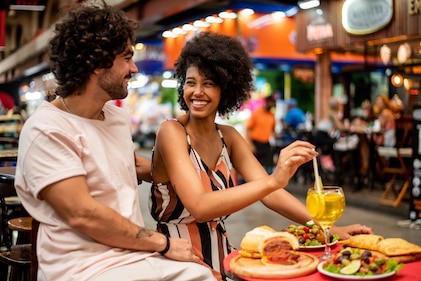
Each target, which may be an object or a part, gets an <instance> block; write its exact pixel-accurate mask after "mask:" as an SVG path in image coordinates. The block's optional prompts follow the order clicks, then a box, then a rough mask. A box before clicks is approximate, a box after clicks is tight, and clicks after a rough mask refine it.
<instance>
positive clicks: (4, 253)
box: [0, 167, 32, 281]
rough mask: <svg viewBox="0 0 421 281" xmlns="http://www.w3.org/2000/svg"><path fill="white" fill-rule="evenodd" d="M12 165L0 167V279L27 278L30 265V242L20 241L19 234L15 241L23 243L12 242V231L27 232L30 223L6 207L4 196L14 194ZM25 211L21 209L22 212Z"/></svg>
mask: <svg viewBox="0 0 421 281" xmlns="http://www.w3.org/2000/svg"><path fill="white" fill-rule="evenodd" d="M14 174H15V169H14V167H1V168H0V205H1V233H2V240H1V250H0V271H1V272H2V274H0V280H1V281H14V280H29V272H30V266H31V251H32V249H31V244H30V240H29V239H28V238H27V240H26V241H20V238H21V237H22V236H21V235H19V234H18V239H17V242H19V243H21V242H22V243H25V244H16V245H14V244H13V241H12V240H13V239H12V231H13V230H16V231H23V232H27V233H28V232H29V231H30V229H31V225H29V223H27V224H25V222H28V221H27V220H26V219H22V218H20V219H19V218H17V219H14V217H12V216H11V213H10V210H8V208H7V204H6V200H5V198H8V197H10V196H16V195H17V194H16V190H15V187H14V179H15V178H14ZM25 213H26V211H24V210H23V207H22V214H25Z"/></svg>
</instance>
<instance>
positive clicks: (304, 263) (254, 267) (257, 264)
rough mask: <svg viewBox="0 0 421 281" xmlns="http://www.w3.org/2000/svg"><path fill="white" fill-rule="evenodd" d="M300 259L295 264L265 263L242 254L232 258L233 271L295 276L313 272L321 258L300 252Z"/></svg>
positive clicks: (275, 276) (249, 274)
mask: <svg viewBox="0 0 421 281" xmlns="http://www.w3.org/2000/svg"><path fill="white" fill-rule="evenodd" d="M297 254H298V255H300V256H301V258H300V261H299V262H298V263H297V264H295V265H281V264H264V263H263V262H262V261H261V259H252V258H244V257H242V256H240V255H238V256H236V257H234V258H232V260H231V262H230V269H231V271H232V273H234V274H237V275H240V276H246V277H253V278H263V279H264V278H281V279H282V278H293V277H299V276H304V275H307V274H310V273H313V272H314V271H316V269H317V265H318V264H319V259H318V258H317V257H315V256H313V255H310V254H307V253H298V252H297Z"/></svg>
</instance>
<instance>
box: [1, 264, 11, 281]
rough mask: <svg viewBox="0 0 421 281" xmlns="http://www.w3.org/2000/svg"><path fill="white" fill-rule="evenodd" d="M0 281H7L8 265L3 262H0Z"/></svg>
mask: <svg viewBox="0 0 421 281" xmlns="http://www.w3.org/2000/svg"><path fill="white" fill-rule="evenodd" d="M0 272H1V274H0V281H7V277H8V273H9V266H8V265H7V264H4V263H0Z"/></svg>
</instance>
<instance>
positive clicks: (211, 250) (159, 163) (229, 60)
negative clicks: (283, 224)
mask: <svg viewBox="0 0 421 281" xmlns="http://www.w3.org/2000/svg"><path fill="white" fill-rule="evenodd" d="M174 75H175V77H176V78H177V79H178V82H179V88H178V93H179V96H178V101H179V103H180V105H181V108H182V109H183V110H185V111H186V114H185V115H182V116H180V117H179V118H177V119H176V120H168V121H166V122H163V123H162V124H161V126H160V128H159V129H158V131H157V137H156V142H155V147H154V151H153V156H152V179H153V184H152V190H151V200H150V209H151V214H152V216H153V217H154V218H155V220H156V221H157V229H158V231H161V232H162V233H165V234H167V235H170V236H171V237H183V238H185V239H188V240H190V241H191V243H192V246H193V250H194V251H195V254H196V255H198V256H199V257H201V258H202V260H203V261H204V263H206V264H207V265H208V266H209V267H211V268H212V269H213V270H214V274H215V277H217V278H218V279H219V280H229V279H227V276H226V275H225V272H224V269H223V264H222V261H223V258H224V257H225V256H226V255H227V254H228V253H230V251H231V246H230V245H229V242H228V239H227V234H226V232H225V226H224V219H226V218H227V217H228V216H229V215H230V214H231V213H233V212H236V211H239V210H241V209H243V208H245V207H247V206H249V205H250V204H252V203H254V202H256V201H258V200H262V202H263V204H265V205H266V206H267V207H268V208H270V209H272V210H274V211H275V212H278V213H279V214H280V215H283V216H285V217H287V218H289V219H292V220H294V221H296V222H298V223H301V224H304V223H305V222H307V221H309V220H311V217H310V215H309V214H308V212H307V209H306V207H305V206H304V205H303V204H302V203H301V202H300V201H299V200H298V199H296V198H295V197H294V196H292V195H291V194H290V193H288V192H287V191H286V190H285V189H284V187H285V186H286V185H287V184H288V180H289V179H290V177H291V176H292V175H293V174H294V173H295V172H296V170H297V168H298V167H299V166H300V165H301V164H303V163H305V162H307V161H309V160H311V159H312V158H313V157H316V156H317V152H315V147H314V146H313V145H312V144H310V143H308V142H303V141H296V142H294V143H292V144H291V145H289V146H288V147H286V148H284V149H283V150H282V151H281V152H280V154H279V160H278V163H277V164H276V167H275V169H274V171H273V173H272V174H271V175H268V174H267V173H266V171H265V169H264V168H263V167H262V166H261V165H260V164H259V162H258V160H257V159H256V158H255V156H254V155H253V153H252V152H251V151H250V149H249V146H248V144H247V143H246V142H245V140H244V139H243V137H242V136H241V135H240V134H239V133H238V132H237V131H236V129H234V128H233V127H231V126H226V125H220V124H215V117H216V114H217V113H218V114H219V115H221V116H223V115H226V114H229V113H231V112H234V111H235V110H237V109H238V108H239V107H240V106H241V105H242V104H243V102H244V101H245V100H247V99H248V98H249V92H250V91H251V90H252V88H253V77H252V63H251V61H250V58H249V57H248V55H247V52H246V51H245V50H244V48H243V47H242V45H241V44H240V43H239V42H238V41H237V40H236V39H234V38H232V37H229V36H225V35H220V34H215V33H209V32H205V33H200V34H199V35H197V36H196V37H194V38H192V39H191V40H190V41H188V42H187V43H186V45H185V47H184V48H183V50H182V52H181V54H180V57H179V59H178V60H177V62H176V64H175V73H174ZM234 169H235V171H236V172H238V173H239V174H240V175H241V176H242V177H243V178H244V180H245V181H246V183H244V184H241V185H236V182H235V175H234ZM340 230H341V231H342V232H338V233H339V234H340V235H341V237H342V238H346V237H348V236H349V235H350V234H354V233H357V232H361V231H364V232H367V233H368V232H371V229H370V228H362V227H361V226H360V225H353V226H349V227H345V228H343V229H340Z"/></svg>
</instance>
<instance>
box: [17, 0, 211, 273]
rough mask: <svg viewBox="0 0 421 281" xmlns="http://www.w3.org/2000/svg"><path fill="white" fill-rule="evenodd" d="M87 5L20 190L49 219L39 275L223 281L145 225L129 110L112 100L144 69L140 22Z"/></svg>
mask: <svg viewBox="0 0 421 281" xmlns="http://www.w3.org/2000/svg"><path fill="white" fill-rule="evenodd" d="M103 5H104V7H99V6H96V5H93V4H91V5H88V4H86V6H79V7H76V8H74V9H73V10H70V11H69V13H68V14H67V15H66V16H64V17H63V18H62V19H61V20H60V21H59V22H58V23H57V24H56V28H55V36H54V37H53V38H52V39H51V41H50V62H51V66H52V72H53V73H54V75H55V77H56V79H57V83H58V88H57V95H58V96H59V98H57V99H56V100H54V101H52V102H51V103H48V102H47V101H44V102H43V104H42V105H41V106H40V107H39V108H38V110H37V111H36V112H35V113H34V114H33V115H32V116H31V117H30V118H29V119H28V120H27V122H26V123H25V125H24V128H23V130H22V133H21V136H20V143H19V154H18V163H17V169H16V180H15V182H16V189H17V192H18V194H19V197H20V199H21V201H22V204H23V206H24V207H25V208H26V210H27V211H28V212H29V213H30V214H31V215H32V216H33V218H34V219H36V220H38V221H39V222H40V227H39V231H38V241H37V242H38V243H37V255H38V261H39V270H38V280H78V281H80V280H101V281H102V280H113V281H114V280H124V281H128V280H183V281H184V280H214V278H213V277H212V274H211V271H210V270H209V269H207V268H205V267H204V266H202V265H199V264H198V263H199V258H198V257H197V256H195V255H194V254H193V252H192V249H191V246H190V244H189V243H188V242H187V241H186V240H182V239H174V238H171V239H169V238H167V237H166V236H164V235H162V234H160V233H158V232H155V231H152V230H150V229H147V228H145V227H144V223H143V219H142V214H141V212H140V206H139V198H138V182H137V176H138V177H139V178H140V179H144V180H150V176H149V172H150V161H149V160H147V159H144V158H141V157H137V156H134V145H133V142H132V140H131V130H130V121H129V120H130V119H129V117H128V115H127V113H126V112H125V111H124V110H123V109H121V108H119V107H117V106H113V105H111V104H109V103H107V102H108V101H110V100H118V99H123V98H125V97H126V96H127V94H128V92H127V84H128V81H129V79H130V77H131V75H132V74H133V73H135V72H137V68H136V65H135V64H134V62H133V59H132V58H133V48H132V46H131V43H132V38H133V36H134V34H135V31H136V29H137V25H136V24H135V23H134V22H133V21H131V20H129V19H127V18H126V17H125V15H124V13H123V12H122V11H118V10H114V9H112V8H110V7H108V6H106V4H105V3H103Z"/></svg>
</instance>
